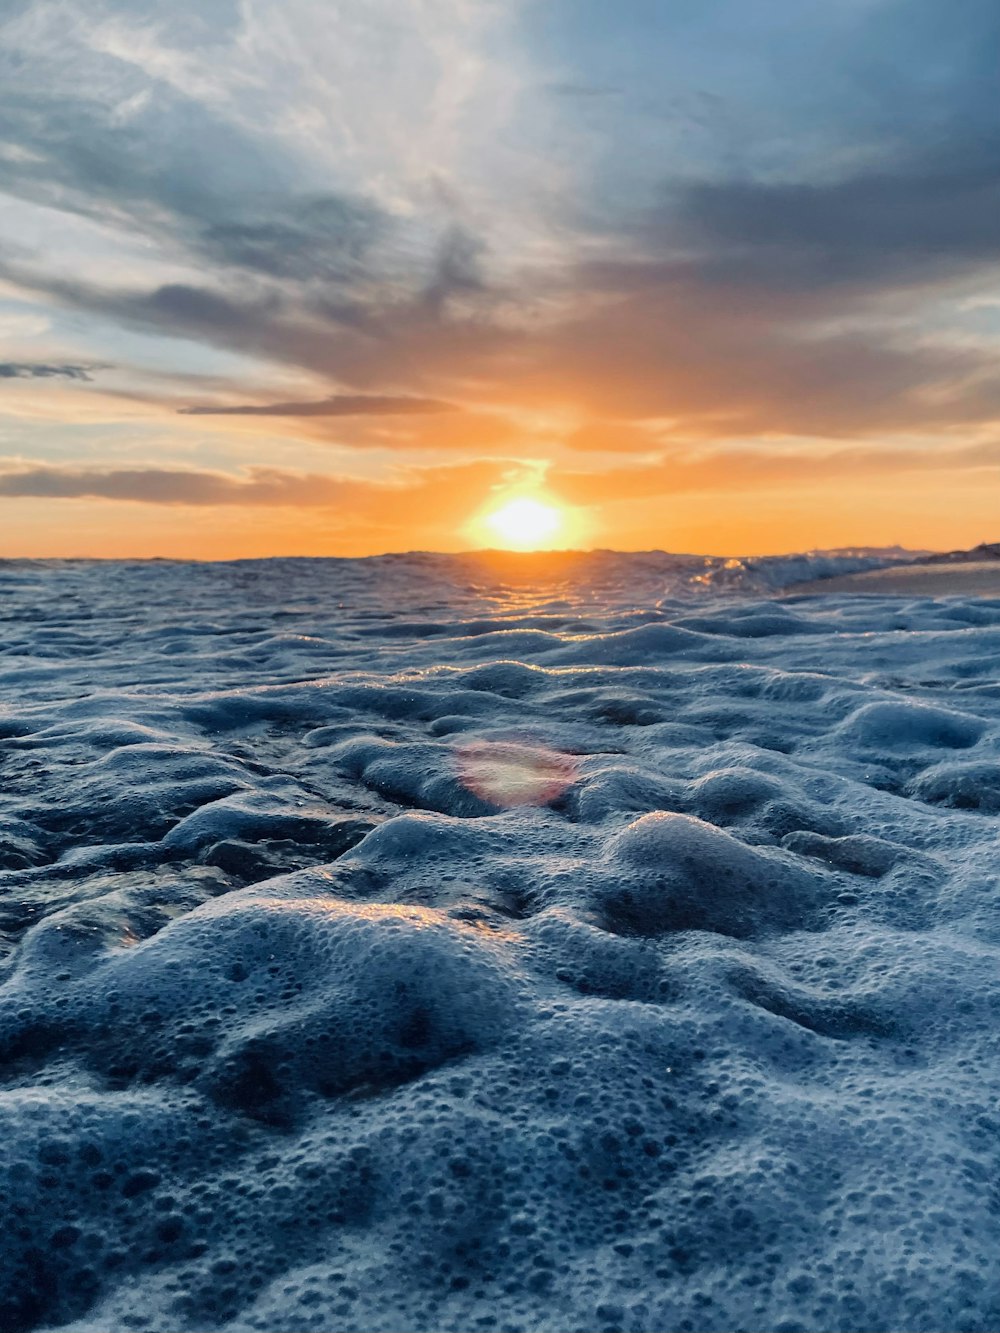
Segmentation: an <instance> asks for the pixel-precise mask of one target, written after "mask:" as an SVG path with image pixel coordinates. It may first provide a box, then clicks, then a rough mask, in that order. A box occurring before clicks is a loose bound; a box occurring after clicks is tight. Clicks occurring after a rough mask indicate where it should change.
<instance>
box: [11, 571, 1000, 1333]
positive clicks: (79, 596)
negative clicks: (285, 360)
mask: <svg viewBox="0 0 1000 1333" xmlns="http://www.w3.org/2000/svg"><path fill="white" fill-rule="evenodd" d="M878 558H879V557H878V556H877V555H876V554H874V553H866V552H851V553H846V554H840V555H836V556H813V557H789V558H782V559H781V560H775V561H771V562H768V561H755V562H723V561H716V562H712V561H704V560H700V559H694V558H689V557H677V556H663V555H657V554H656V553H651V554H647V555H637V556H632V557H629V556H621V555H613V554H611V553H594V554H593V555H588V556H580V557H553V558H552V559H551V560H547V561H546V560H540V559H536V560H530V559H525V560H520V561H519V560H517V559H515V558H510V559H507V560H501V559H500V558H494V559H492V560H490V559H487V558H485V557H483V558H479V557H440V556H420V555H417V556H410V557H402V556H399V557H385V558H381V559H378V560H370V561H271V562H239V563H236V564H230V565H214V566H213V565H205V566H195V565H191V566H188V565H183V564H174V563H169V562H157V563H153V564H148V565H142V564H116V563H111V564H88V563H85V562H53V563H47V562H8V563H5V564H0V592H2V595H3V601H2V606H3V612H2V614H3V619H4V633H3V641H2V647H0V691H2V695H0V699H2V703H0V778H2V785H0V810H2V815H3V823H2V825H0V945H2V955H0V1117H2V1126H3V1127H2V1134H0V1171H2V1175H3V1186H2V1188H0V1213H2V1218H0V1235H2V1237H3V1242H2V1245H0V1328H2V1329H4V1330H9V1333H22V1331H26V1330H32V1329H56V1328H59V1329H65V1330H76V1331H78V1333H83V1331H84V1330H90V1331H96V1330H126V1329H128V1330H144V1329H149V1330H208V1329H213V1330H215V1329H218V1330H228V1331H231V1333H236V1331H237V1330H251V1329H259V1330H276V1329H283V1330H286V1329H287V1330H310V1329H312V1330H337V1329H340V1330H345V1331H346V1330H372V1331H377V1330H388V1329H413V1330H437V1329H441V1330H475V1329H482V1330H490V1329H510V1330H521V1329H523V1330H529V1329H530V1330H533V1331H534V1330H553V1333H555V1331H557V1330H562V1331H565V1330H585V1329H586V1330H590V1329H600V1330H616V1329H620V1330H633V1331H635V1333H638V1331H641V1330H660V1329H678V1330H696V1331H697V1330H723V1329H732V1328H740V1329H746V1330H770V1329H780V1330H784V1331H785V1333H793V1331H794V1330H797V1329H801V1330H817V1331H818V1330H845V1331H847V1330H863V1329H867V1330H886V1331H888V1330H899V1329H906V1330H931V1329H939V1328H948V1329H955V1330H970V1333H971V1331H977V1333H978V1331H982V1333H987V1331H988V1330H991V1329H995V1328H996V1327H997V1326H998V1323H1000V1276H998V1271H997V1266H996V1260H995V1256H996V1253H997V1249H998V1245H1000V1194H998V1189H997V1180H998V1172H1000V1061H998V1058H997V1056H998V1051H997V1044H998V1039H997V1032H998V1031H1000V1022H998V1020H1000V986H998V985H997V974H998V963H1000V880H998V869H997V867H998V860H997V854H998V848H1000V838H998V835H1000V825H998V823H997V818H996V816H997V814H998V813H1000V690H998V688H997V685H996V680H995V663H996V660H997V652H998V650H1000V601H990V600H988V599H979V600H976V601H962V600H961V599H945V600H936V601H935V600H932V599H928V598H903V597H892V598H887V597H861V598H858V597H854V598H852V597H849V596H826V597H823V596H809V597H803V596H791V597H784V598H782V597H781V596H780V589H781V587H782V586H784V585H787V584H790V583H792V582H794V581H798V580H801V579H803V578H808V577H811V576H816V575H817V574H826V573H836V572H842V571H843V570H844V569H846V568H867V567H870V566H871V565H872V564H874V563H875V562H876V561H877V560H878ZM764 594H767V596H764ZM776 594H777V595H776Z"/></svg>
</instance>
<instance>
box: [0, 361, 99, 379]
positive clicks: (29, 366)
mask: <svg viewBox="0 0 1000 1333" xmlns="http://www.w3.org/2000/svg"><path fill="white" fill-rule="evenodd" d="M104 369H106V367H105V366H100V365H71V364H67V365H52V364H50V363H48V362H44V361H0V380H44V379H67V380H90V379H92V378H93V377H92V375H91V373H90V372H91V371H92V370H104Z"/></svg>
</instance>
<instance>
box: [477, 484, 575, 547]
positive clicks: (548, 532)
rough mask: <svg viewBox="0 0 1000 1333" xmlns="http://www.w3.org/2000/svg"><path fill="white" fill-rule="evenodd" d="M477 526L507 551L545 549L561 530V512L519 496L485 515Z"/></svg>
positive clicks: (540, 501)
mask: <svg viewBox="0 0 1000 1333" xmlns="http://www.w3.org/2000/svg"><path fill="white" fill-rule="evenodd" d="M480 526H481V528H482V529H483V531H484V532H485V533H488V534H489V536H490V538H491V539H492V540H493V541H499V543H500V545H501V546H503V547H504V548H506V549H507V550H512V551H537V550H544V549H545V548H546V547H548V546H551V544H552V541H553V539H554V538H556V537H557V536H558V535H559V534H560V532H561V531H562V528H563V514H562V512H561V511H560V510H559V509H557V508H556V506H555V505H551V504H545V503H544V502H543V501H542V500H535V499H532V498H531V497H530V496H527V495H522V496H519V497H518V498H517V499H515V500H508V501H507V503H506V504H505V505H503V506H501V508H499V509H495V510H494V511H493V512H492V513H491V514H487V515H486V516H485V517H484V518H483V519H482V521H481V524H480Z"/></svg>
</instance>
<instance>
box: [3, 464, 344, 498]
mask: <svg viewBox="0 0 1000 1333" xmlns="http://www.w3.org/2000/svg"><path fill="white" fill-rule="evenodd" d="M349 491H350V483H343V482H341V481H340V480H339V479H338V478H334V477H326V476H321V475H320V476H317V475H307V474H306V475H304V474H302V473H294V472H284V471H281V470H279V469H274V468H253V469H251V470H250V473H249V475H248V476H247V477H246V478H240V477H233V476H230V475H227V474H226V473H222V472H207V471H194V470H185V469H183V468H73V467H58V466H51V465H41V466H37V467H25V468H16V469H11V470H9V471H4V472H0V496H7V497H10V498H13V497H20V498H24V497H27V496H37V497H45V498H47V499H62V500H66V499H79V498H90V499H104V500H132V501H137V502H139V503H142V504H157V505H296V506H299V505H307V506H318V507H325V506H330V505H335V504H337V503H338V502H340V501H341V500H342V499H343V498H344V495H345V493H348V492H349Z"/></svg>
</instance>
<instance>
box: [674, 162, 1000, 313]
mask: <svg viewBox="0 0 1000 1333" xmlns="http://www.w3.org/2000/svg"><path fill="white" fill-rule="evenodd" d="M679 219H680V222H681V226H682V231H683V234H684V236H685V237H686V238H687V239H688V240H689V241H691V242H693V243H695V244H697V245H699V246H700V247H702V248H703V251H704V252H705V255H706V258H705V262H704V264H703V267H702V272H703V274H704V276H705V277H706V278H709V279H712V280H716V281H717V280H720V279H721V280H725V281H728V282H731V283H734V284H741V285H742V284H747V283H750V282H752V283H754V284H755V285H767V286H773V287H776V288H778V289H779V290H780V289H781V288H784V287H788V286H800V285H814V284H817V283H819V284H823V285H828V284H837V283H848V284H854V285H860V284H871V285H872V286H874V287H875V288H876V289H878V288H882V287H886V286H891V285H895V284H897V283H899V282H904V283H907V284H912V283H915V284H919V285H925V284H929V283H930V282H934V281H940V280H941V279H942V278H943V277H947V276H949V275H952V274H957V273H961V272H962V271H963V270H966V271H967V270H969V269H973V268H977V267H982V266H984V265H988V264H993V263H997V262H1000V136H998V137H997V139H996V141H995V143H994V144H983V145H981V146H980V150H979V151H978V152H976V153H975V154H967V160H966V161H964V162H963V161H962V160H961V157H960V156H959V158H958V160H956V156H955V152H954V147H952V149H951V151H949V149H948V146H947V145H942V146H941V148H940V151H939V155H937V156H932V155H927V156H926V157H925V158H924V159H923V160H922V161H920V160H918V161H916V162H913V163H912V164H910V165H909V166H906V167H899V166H896V167H894V168H893V169H891V170H889V169H886V170H882V171H877V172H871V171H869V172H864V173H861V174H858V175H855V176H852V177H848V178H847V179H845V180H839V181H835V182H831V183H828V184H823V185H814V184H803V183H794V182H792V183H768V182H755V181H750V182H739V181H737V182H722V183H713V184H702V185H697V186H694V187H692V188H690V189H689V190H688V191H687V192H686V194H685V195H684V197H683V199H682V200H681V204H680V209H679Z"/></svg>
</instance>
